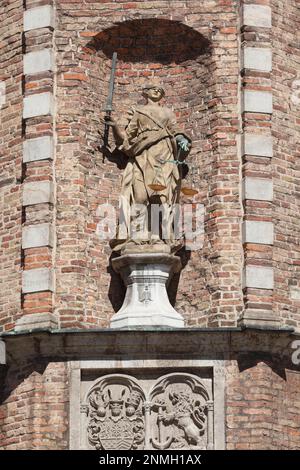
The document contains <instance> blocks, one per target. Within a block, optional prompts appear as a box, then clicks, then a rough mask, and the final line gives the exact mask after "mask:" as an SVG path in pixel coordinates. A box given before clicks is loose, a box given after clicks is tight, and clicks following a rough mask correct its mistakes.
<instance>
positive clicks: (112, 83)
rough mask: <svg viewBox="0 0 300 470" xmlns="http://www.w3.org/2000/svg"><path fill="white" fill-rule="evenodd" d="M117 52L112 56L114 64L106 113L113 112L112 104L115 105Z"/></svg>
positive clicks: (112, 65)
mask: <svg viewBox="0 0 300 470" xmlns="http://www.w3.org/2000/svg"><path fill="white" fill-rule="evenodd" d="M117 58H118V54H117V52H114V53H113V56H112V64H111V72H110V80H109V88H108V97H107V102H106V112H111V111H112V103H113V96H114V88H115V74H116V66H117Z"/></svg>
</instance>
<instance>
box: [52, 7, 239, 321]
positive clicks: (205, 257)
mask: <svg viewBox="0 0 300 470" xmlns="http://www.w3.org/2000/svg"><path fill="white" fill-rule="evenodd" d="M60 13H61V14H60V21H59V30H58V31H57V53H58V54H57V67H58V83H57V85H58V87H57V102H58V116H57V124H58V152H57V159H56V176H57V180H58V181H59V180H60V181H61V183H62V184H61V185H59V187H58V192H57V204H58V206H57V213H58V219H57V221H58V223H57V229H56V230H57V234H58V238H57V252H56V253H57V262H56V266H57V268H58V270H57V277H56V279H57V291H56V292H57V294H56V300H57V301H56V312H57V314H58V315H59V317H60V319H61V321H62V324H64V325H66V326H69V325H70V324H71V323H70V318H71V313H72V312H71V310H72V309H73V308H75V310H76V319H77V320H76V324H77V325H78V326H79V325H82V326H86V327H89V326H91V325H95V324H97V325H101V326H107V325H108V324H109V317H110V316H111V315H112V314H113V312H114V311H116V310H118V309H119V308H120V306H121V305H122V300H123V297H124V290H122V289H123V283H122V281H121V279H120V278H119V277H118V276H117V275H116V274H115V273H114V272H113V270H112V268H111V266H110V256H111V250H110V248H109V245H108V241H107V240H104V241H103V240H102V241H101V240H99V237H97V235H96V227H97V223H98V221H99V218H97V215H96V211H97V207H98V206H99V204H106V203H110V204H112V205H113V206H114V207H116V208H117V207H118V199H119V193H120V187H121V176H122V170H123V168H124V166H125V164H126V161H125V160H124V158H123V159H122V157H121V156H120V154H116V153H115V152H113V154H112V155H110V154H109V155H106V158H103V154H102V153H101V151H100V147H101V143H102V139H101V135H102V134H103V122H101V119H103V116H104V109H105V103H106V99H107V93H108V82H109V78H110V70H111V58H112V54H113V52H115V51H116V52H118V64H117V72H116V83H115V95H114V104H113V107H114V116H115V118H117V119H118V120H119V122H120V123H121V124H123V125H125V124H126V117H127V111H128V109H129V108H130V107H131V106H132V105H135V104H137V103H138V104H140V103H141V102H143V98H141V93H140V92H141V89H142V88H143V87H144V86H145V84H146V83H149V82H151V81H152V80H153V79H154V80H155V81H158V82H160V83H161V84H162V86H164V88H165V90H166V97H165V104H166V105H167V106H169V107H172V108H173V110H174V112H175V113H176V116H177V120H178V122H179V125H180V126H182V127H183V128H184V129H185V131H186V132H187V133H188V134H189V135H191V138H192V140H193V148H192V152H191V154H190V156H189V163H192V164H193V176H194V185H195V186H196V187H197V189H198V190H199V193H198V194H197V196H196V197H195V199H194V202H200V203H202V204H204V206H205V212H206V220H205V225H206V229H205V241H204V246H203V249H201V250H198V251H195V252H184V253H182V260H183V265H184V266H185V269H184V270H183V271H182V273H181V275H180V278H179V279H178V278H174V279H173V282H172V283H171V285H170V287H169V296H170V298H171V301H172V303H173V304H176V309H178V311H180V312H181V313H182V314H183V316H184V317H185V320H186V324H187V325H208V324H209V325H211V326H214V325H216V324H220V323H222V324H223V322H225V323H224V325H225V324H226V325H227V326H228V325H232V324H234V323H235V321H236V318H237V310H238V309H241V308H242V297H241V289H240V266H239V263H240V248H238V247H236V246H233V244H232V237H231V235H232V233H231V231H232V230H233V231H234V230H237V228H236V227H237V224H238V223H239V222H238V221H236V219H234V220H233V219H232V214H233V212H234V214H238V213H239V210H240V201H239V190H238V185H239V180H238V178H239V175H238V172H237V165H238V164H239V163H238V157H237V152H236V141H235V133H236V131H237V124H236V119H235V116H236V112H237V108H236V105H237V82H238V62H237V56H236V53H237V51H236V50H235V49H234V48H233V47H232V46H233V45H232V43H231V42H229V45H230V47H229V48H228V49H226V48H224V56H222V58H220V57H221V51H223V49H222V47H223V45H222V46H221V48H220V46H219V40H218V39H217V40H216V39H215V38H214V31H215V27H214V25H213V23H210V20H209V21H207V20H205V21H204V17H205V14H204V16H203V17H202V16H200V15H197V14H195V15H194V14H192V15H191V16H190V17H189V18H188V20H186V19H185V18H184V16H183V17H182V18H181V21H173V20H171V19H170V15H168V17H167V18H166V17H165V16H164V15H161V16H160V17H143V18H141V16H140V17H139V18H138V19H137V18H132V15H131V16H130V15H127V14H126V15H125V16H124V17H123V16H120V15H119V14H118V13H116V14H114V16H112V14H111V13H110V14H109V15H107V16H105V17H99V16H97V15H96V16H95V17H93V19H92V20H89V22H88V23H84V25H83V27H82V25H79V24H78V28H75V29H74V30H72V29H70V23H72V21H73V20H72V18H70V17H69V15H70V11H68V13H67V14H64V11H63V10H62V11H61V12H60ZM78 14H79V13H78ZM78 14H77V13H76V16H78ZM73 15H75V12H74V13H73ZM217 17H218V15H217ZM217 17H216V18H217ZM122 19H124V21H121V20H122ZM176 19H177V18H176ZM216 21H217V22H219V23H220V25H222V27H223V26H224V24H225V23H224V21H223V19H221V18H219V19H217V20H216ZM186 23H187V24H186ZM220 27H221V26H220ZM66 30H67V33H66V32H65V31H66ZM224 31H225V32H224V34H226V35H227V29H225V30H224ZM228 31H232V30H231V29H230V30H228ZM66 37H67V39H66ZM60 41H61V44H60ZM66 41H68V46H66V45H65V42H66ZM225 46H226V47H227V42H226V43H225ZM225 46H224V47H225ZM223 57H224V62H223ZM228 64H230V65H228ZM224 67H226V70H224ZM225 72H226V76H225V75H224V74H225ZM227 127H228V129H229V133H230V134H228V139H227V137H226V138H225V137H224V135H225V134H224V132H225V128H226V129H227ZM222 132H223V133H222ZM111 143H112V144H113V142H112V141H111ZM66 163H67V164H68V165H69V166H70V165H73V168H74V176H71V174H70V173H69V172H66V171H65V165H66ZM225 167H226V168H225ZM73 178H75V179H76V184H77V185H79V187H80V189H78V190H79V191H80V198H81V201H80V204H79V206H78V207H77V208H76V211H75V209H74V208H72V205H71V203H70V204H69V203H68V201H67V205H66V204H65V203H64V197H67V198H73V199H74V198H75V199H76V198H78V190H76V191H75V190H74V191H73V190H72V179H73ZM233 186H234V189H232V188H233ZM219 187H221V188H222V189H221V192H218V191H219V189H218V188H219ZM223 188H224V189H223ZM68 192H69V193H70V195H68V196H67V193H68ZM186 202H190V201H186ZM225 205H226V207H225ZM223 208H224V210H223ZM219 209H221V211H218V210H219ZM227 217H229V218H230V220H228V222H227ZM219 218H220V219H222V222H221V225H219ZM225 218H226V220H225ZM232 220H233V224H232V230H231V225H230V224H231V222H232ZM71 227H73V229H71ZM70 230H71V231H72V233H74V234H75V233H77V234H79V236H78V237H77V241H76V244H77V245H78V246H77V248H76V255H74V256H73V258H74V259H73V260H72V259H70V254H69V250H71V246H70V243H71V241H70V240H69V238H70V237H69V235H68V232H70ZM220 235H221V236H223V238H224V236H225V237H226V238H228V243H227V244H226V245H225V248H224V250H223V252H222V253H220ZM223 241H224V240H223ZM233 252H234V253H233ZM75 258H76V259H75ZM221 259H223V261H224V263H225V264H229V265H230V274H229V277H230V278H231V277H233V278H234V281H232V282H231V283H229V279H225V276H227V273H225V274H224V273H223V272H222V273H220V275H219V271H220V270H222V269H223V268H222V269H221ZM187 261H189V262H188V263H187ZM233 264H234V266H231V265H233ZM60 271H61V272H60ZM74 282H75V285H76V292H75V286H74ZM232 286H233V287H232ZM233 290H234V292H233ZM222 291H226V295H227V296H228V297H226V300H225V304H226V305H224V308H223V310H222V306H221V304H222V302H223V297H222V295H223V293H222ZM229 291H230V292H229ZM229 298H230V299H234V301H233V303H232V304H230V305H229V304H228V302H229V300H228V299H229ZM70 305H72V308H70ZM73 306H74V307H73Z"/></svg>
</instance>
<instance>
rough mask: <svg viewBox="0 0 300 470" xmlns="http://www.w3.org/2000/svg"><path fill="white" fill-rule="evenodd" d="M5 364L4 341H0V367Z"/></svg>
mask: <svg viewBox="0 0 300 470" xmlns="http://www.w3.org/2000/svg"><path fill="white" fill-rule="evenodd" d="M5 364H6V349H5V343H4V341H1V339H0V365H5Z"/></svg>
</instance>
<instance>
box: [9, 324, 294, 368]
mask: <svg viewBox="0 0 300 470" xmlns="http://www.w3.org/2000/svg"><path fill="white" fill-rule="evenodd" d="M297 336H298V337H299V333H295V332H294V330H293V329H292V328H289V329H288V328H286V329H278V330H274V329H258V328H257V329H256V328H249V329H242V328H218V329H217V328H211V329H204V328H182V329H178V330H175V329H173V330H140V331H137V330H122V331H119V330H115V329H102V330H100V329H98V330H68V329H67V330H47V329H44V330H42V329H40V330H35V331H31V332H24V331H22V332H17V333H15V332H5V333H2V334H1V335H0V340H1V339H3V340H4V341H5V344H6V349H7V358H8V362H10V361H11V360H13V361H17V362H20V363H22V362H23V361H25V360H28V358H29V359H30V358H34V357H35V358H40V359H41V360H45V359H46V360H55V361H68V360H79V361H80V360H91V359H97V360H99V359H100V360H105V359H107V358H114V359H128V358H130V359H133V360H134V359H151V358H155V359H157V358H161V357H163V358H167V359H169V360H172V359H176V358H185V359H187V358H198V359H199V360H205V359H216V360H231V359H234V358H236V359H237V358H239V357H242V356H245V355H246V356H247V357H251V358H252V359H253V361H256V362H257V361H259V360H266V359H267V360H273V359H274V358H276V362H278V361H279V363H280V364H281V363H282V364H283V363H285V364H287V365H288V367H290V368H293V365H292V363H291V356H292V353H293V349H292V348H291V345H292V343H293V341H294V340H295V339H296V338H297ZM272 358H273V359H272Z"/></svg>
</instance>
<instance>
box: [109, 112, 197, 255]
mask: <svg viewBox="0 0 300 470" xmlns="http://www.w3.org/2000/svg"><path fill="white" fill-rule="evenodd" d="M179 134H180V135H184V136H185V137H186V138H187V139H188V140H189V141H190V139H189V138H188V137H187V136H186V135H185V134H184V132H183V131H182V130H181V129H180V128H179V127H178V126H177V123H176V118H175V115H174V114H173V112H172V111H171V110H170V109H168V108H166V107H160V106H155V107H151V106H150V107H149V106H141V107H137V108H135V109H133V110H132V111H131V116H130V119H129V123H128V125H127V127H126V129H125V138H124V141H123V143H122V145H120V146H119V150H121V151H122V152H123V153H125V154H126V155H127V156H128V162H127V165H126V168H125V171H124V174H123V179H122V189H121V201H122V202H121V218H120V225H119V230H118V234H117V239H118V241H117V240H115V242H114V243H112V247H113V249H115V250H120V249H121V248H122V246H121V244H120V243H121V240H123V242H124V241H125V240H127V241H129V240H130V231H129V225H130V222H132V219H131V220H129V219H130V217H129V215H128V214H129V212H130V211H129V208H130V207H132V206H133V205H134V204H143V205H145V207H147V206H148V207H149V204H151V203H152V202H153V197H154V196H155V195H156V196H157V197H156V201H157V198H159V201H160V203H161V204H164V205H165V207H166V206H167V205H168V207H169V208H170V211H169V215H168V217H169V219H170V221H171V217H172V215H171V212H172V207H174V204H176V203H177V202H178V201H179V194H180V184H181V177H180V170H179V168H178V165H176V164H175V160H177V157H178V155H177V153H178V151H177V142H176V136H177V135H179ZM153 183H155V184H159V185H162V186H165V187H166V189H164V190H162V191H159V193H155V192H154V191H153V190H151V188H149V185H150V184H153ZM135 243H136V240H135ZM140 243H143V241H141V240H140Z"/></svg>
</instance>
